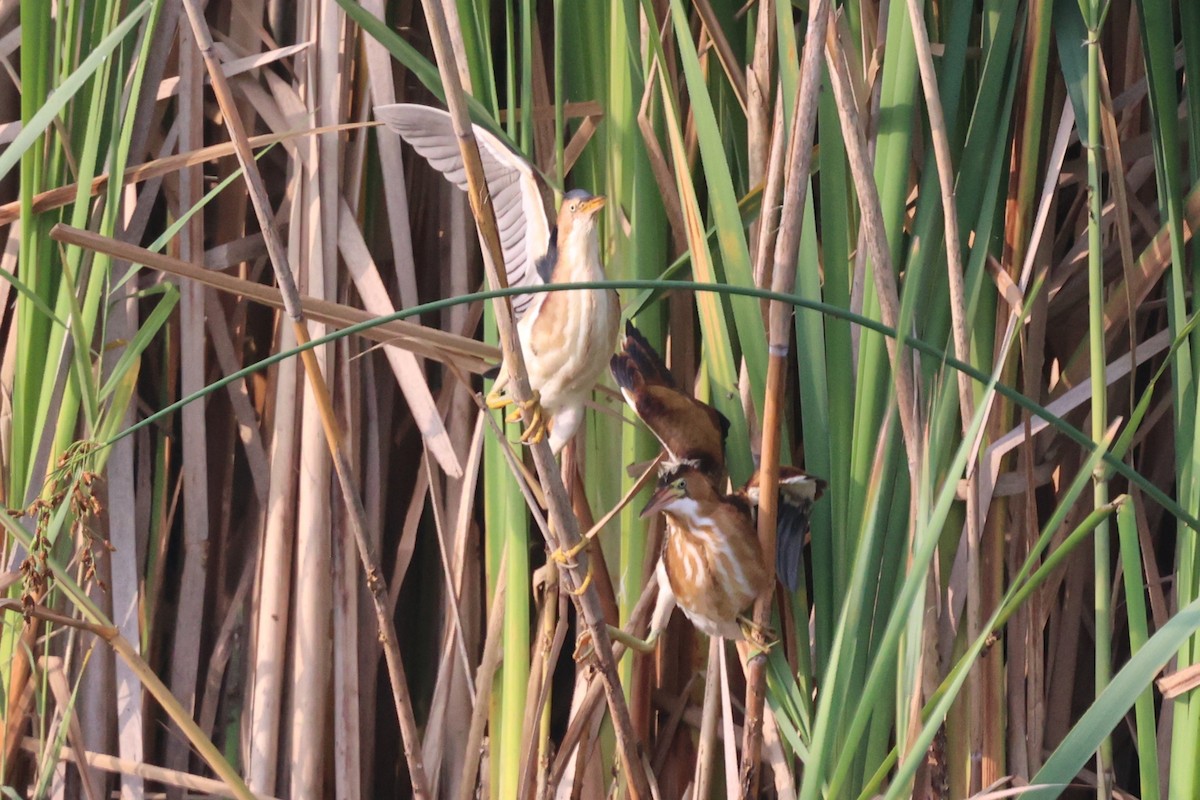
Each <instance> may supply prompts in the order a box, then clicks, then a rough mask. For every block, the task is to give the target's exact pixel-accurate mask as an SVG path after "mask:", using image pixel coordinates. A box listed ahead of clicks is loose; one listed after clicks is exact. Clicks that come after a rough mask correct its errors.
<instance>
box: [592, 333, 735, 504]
mask: <svg viewBox="0 0 1200 800" xmlns="http://www.w3.org/2000/svg"><path fill="white" fill-rule="evenodd" d="M609 366H610V367H611V369H612V374H613V378H614V379H615V380H616V382H617V385H618V386H620V387H621V394H622V395H623V396H624V397H625V402H626V403H628V404H629V407H630V408H632V409H633V411H634V413H635V414H637V415H638V417H640V418H641V420H642V422H644V423H645V424H646V427H647V428H649V429H650V432H651V433H653V434H654V435H655V437H657V438H658V441H659V442H660V443H662V446H663V450H664V451H666V453H667V459H666V462H665V463H664V464H663V471H664V473H665V472H669V471H673V470H674V469H675V468H677V467H679V466H680V465H682V464H685V463H686V464H689V465H691V466H693V467H695V468H696V469H698V470H700V471H701V472H703V473H704V474H705V475H706V476H707V477H708V478H709V480H711V481H712V484H713V486H716V487H718V489H720V487H723V486H724V485H725V480H726V472H725V437H726V435H728V433H729V420H727V419H725V417H724V415H722V414H721V412H719V411H717V410H716V409H715V408H713V407H712V406H710V405H708V404H707V403H702V402H700V401H699V400H697V399H696V398H694V397H692V396H691V395H689V394H685V393H684V392H682V391H681V390H680V389H679V387H678V386H677V385H676V383H675V379H674V378H673V377H672V376H671V373H670V372H669V371H668V370H667V365H666V363H664V362H663V360H662V357H661V356H660V355H659V354H658V353H657V352H656V351H655V350H654V348H653V347H651V346H650V343H649V342H648V341H646V337H644V336H642V334H641V332H640V331H639V330H638V329H637V328H635V327H634V326H633V323H631V322H626V323H625V340H624V341H623V342H622V343H621V352H620V353H618V354H616V355H614V356H613V357H612V360H611V361H610V362H609Z"/></svg>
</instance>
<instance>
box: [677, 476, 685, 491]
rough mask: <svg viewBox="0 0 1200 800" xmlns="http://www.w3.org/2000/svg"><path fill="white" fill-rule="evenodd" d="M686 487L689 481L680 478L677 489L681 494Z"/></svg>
mask: <svg viewBox="0 0 1200 800" xmlns="http://www.w3.org/2000/svg"><path fill="white" fill-rule="evenodd" d="M686 486H687V481H685V480H684V479H683V478H680V479H679V480H677V481H675V488H676V489H678V490H679V491H681V492H682V491H683V490H684V488H685V487H686Z"/></svg>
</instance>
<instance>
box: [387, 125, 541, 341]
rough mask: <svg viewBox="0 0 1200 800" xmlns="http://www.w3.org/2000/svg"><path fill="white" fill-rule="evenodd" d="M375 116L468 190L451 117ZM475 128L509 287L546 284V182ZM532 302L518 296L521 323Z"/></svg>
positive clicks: (529, 297) (516, 304)
mask: <svg viewBox="0 0 1200 800" xmlns="http://www.w3.org/2000/svg"><path fill="white" fill-rule="evenodd" d="M375 117H376V119H378V120H379V121H380V122H383V123H384V124H385V125H387V127H388V128H389V129H391V130H392V131H394V132H396V133H397V134H399V135H400V137H401V138H403V139H404V140H405V141H406V142H408V143H409V144H410V145H412V147H413V149H414V150H416V151H417V153H418V154H419V155H421V156H422V157H423V158H425V159H426V160H427V161H428V162H429V164H430V166H432V167H433V168H434V169H436V170H437V171H438V172H440V173H442V174H443V175H445V176H446V180H448V181H450V182H451V183H453V184H454V185H455V186H457V187H458V188H460V189H462V190H463V191H466V189H467V174H466V169H465V168H464V167H463V162H462V154H461V152H460V150H459V147H458V137H456V136H455V135H454V126H453V124H452V123H451V120H450V115H449V114H447V113H446V112H445V111H442V110H440V109H436V108H432V107H430V106H422V105H415V104H411V103H396V104H393V105H386V106H376V107H375ZM472 127H473V128H474V131H475V139H476V141H478V143H479V157H480V159H481V161H482V162H483V172H484V175H485V176H486V177H487V184H488V193H489V195H490V196H491V200H492V208H493V209H494V210H495V213H496V226H497V228H498V230H499V232H500V242H501V246H502V249H503V251H504V267H505V272H506V273H507V275H508V283H509V285H510V286H537V285H540V284H542V283H544V282H545V281H544V280H543V278H542V275H541V274H540V272H539V270H538V269H537V264H538V260H539V259H541V258H542V257H544V256H545V254H546V251H547V250H548V249H549V247H550V222H549V217H548V215H547V213H546V203H545V199H544V197H543V195H542V188H541V187H542V184H541V179H540V178H539V177H538V176H537V174H536V173H535V172H534V171H533V168H532V167H531V166H530V165H529V162H527V161H526V160H525V159H524V158H522V157H521V156H520V155H518V154H517V153H514V152H513V151H512V150H510V149H509V148H508V146H507V145H505V144H504V143H503V142H501V141H500V140H499V139H498V138H496V137H495V136H493V135H492V134H491V133H490V132H489V131H487V130H485V129H484V128H482V127H480V126H479V125H474V126H472ZM532 299H533V295H528V294H522V295H515V296H514V297H513V298H512V304H513V311H514V312H516V315H517V318H518V319H519V318H520V317H521V315H522V314H524V313H525V310H526V309H527V308H528V307H529V305H530V303H531V301H532Z"/></svg>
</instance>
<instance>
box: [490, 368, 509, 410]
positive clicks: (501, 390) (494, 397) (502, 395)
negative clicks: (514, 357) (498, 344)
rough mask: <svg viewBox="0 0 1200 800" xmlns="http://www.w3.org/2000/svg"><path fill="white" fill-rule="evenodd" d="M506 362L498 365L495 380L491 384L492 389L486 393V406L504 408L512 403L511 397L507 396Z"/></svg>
mask: <svg viewBox="0 0 1200 800" xmlns="http://www.w3.org/2000/svg"><path fill="white" fill-rule="evenodd" d="M506 367H507V364H501V365H500V373H499V374H498V375H496V380H495V382H494V383H493V384H492V390H491V391H490V392H488V393H487V397H486V398H484V402H485V403H486V404H487V407H488V408H493V409H494V408H504V407H506V406H508V405H510V404H512V398H511V397H509V396H508V391H507V390H508V370H507V369H506Z"/></svg>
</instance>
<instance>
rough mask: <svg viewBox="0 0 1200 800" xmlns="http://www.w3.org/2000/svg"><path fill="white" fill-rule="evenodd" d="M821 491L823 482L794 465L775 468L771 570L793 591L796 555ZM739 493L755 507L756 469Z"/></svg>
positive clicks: (797, 573) (800, 552)
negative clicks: (776, 490) (776, 501)
mask: <svg viewBox="0 0 1200 800" xmlns="http://www.w3.org/2000/svg"><path fill="white" fill-rule="evenodd" d="M824 493H825V481H823V480H821V479H820V478H816V477H813V476H812V475H809V474H808V473H807V472H805V471H804V470H802V469H799V468H797V467H783V466H781V467H780V468H779V508H778V513H777V519H776V522H775V571H776V572H777V573H778V575H779V580H780V581H782V582H783V585H784V586H786V587H787V589H788V591H790V592H794V591H796V588H797V587H798V586H799V585H800V557H801V555H803V553H804V537H805V536H807V535H808V522H809V519H810V518H811V517H812V507H813V504H814V503H816V502H817V501H818V500H820V499H821V495H822V494H824ZM742 494H744V495H745V496H746V498H747V499H748V500H749V501H750V502H751V503H752V504H753V505H754V506H755V507H756V508H757V507H758V497H759V492H758V472H757V471H755V473H754V475H753V476H751V478H750V480H749V481H748V482H747V483H746V486H745V487H744V488H743V489H742Z"/></svg>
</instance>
